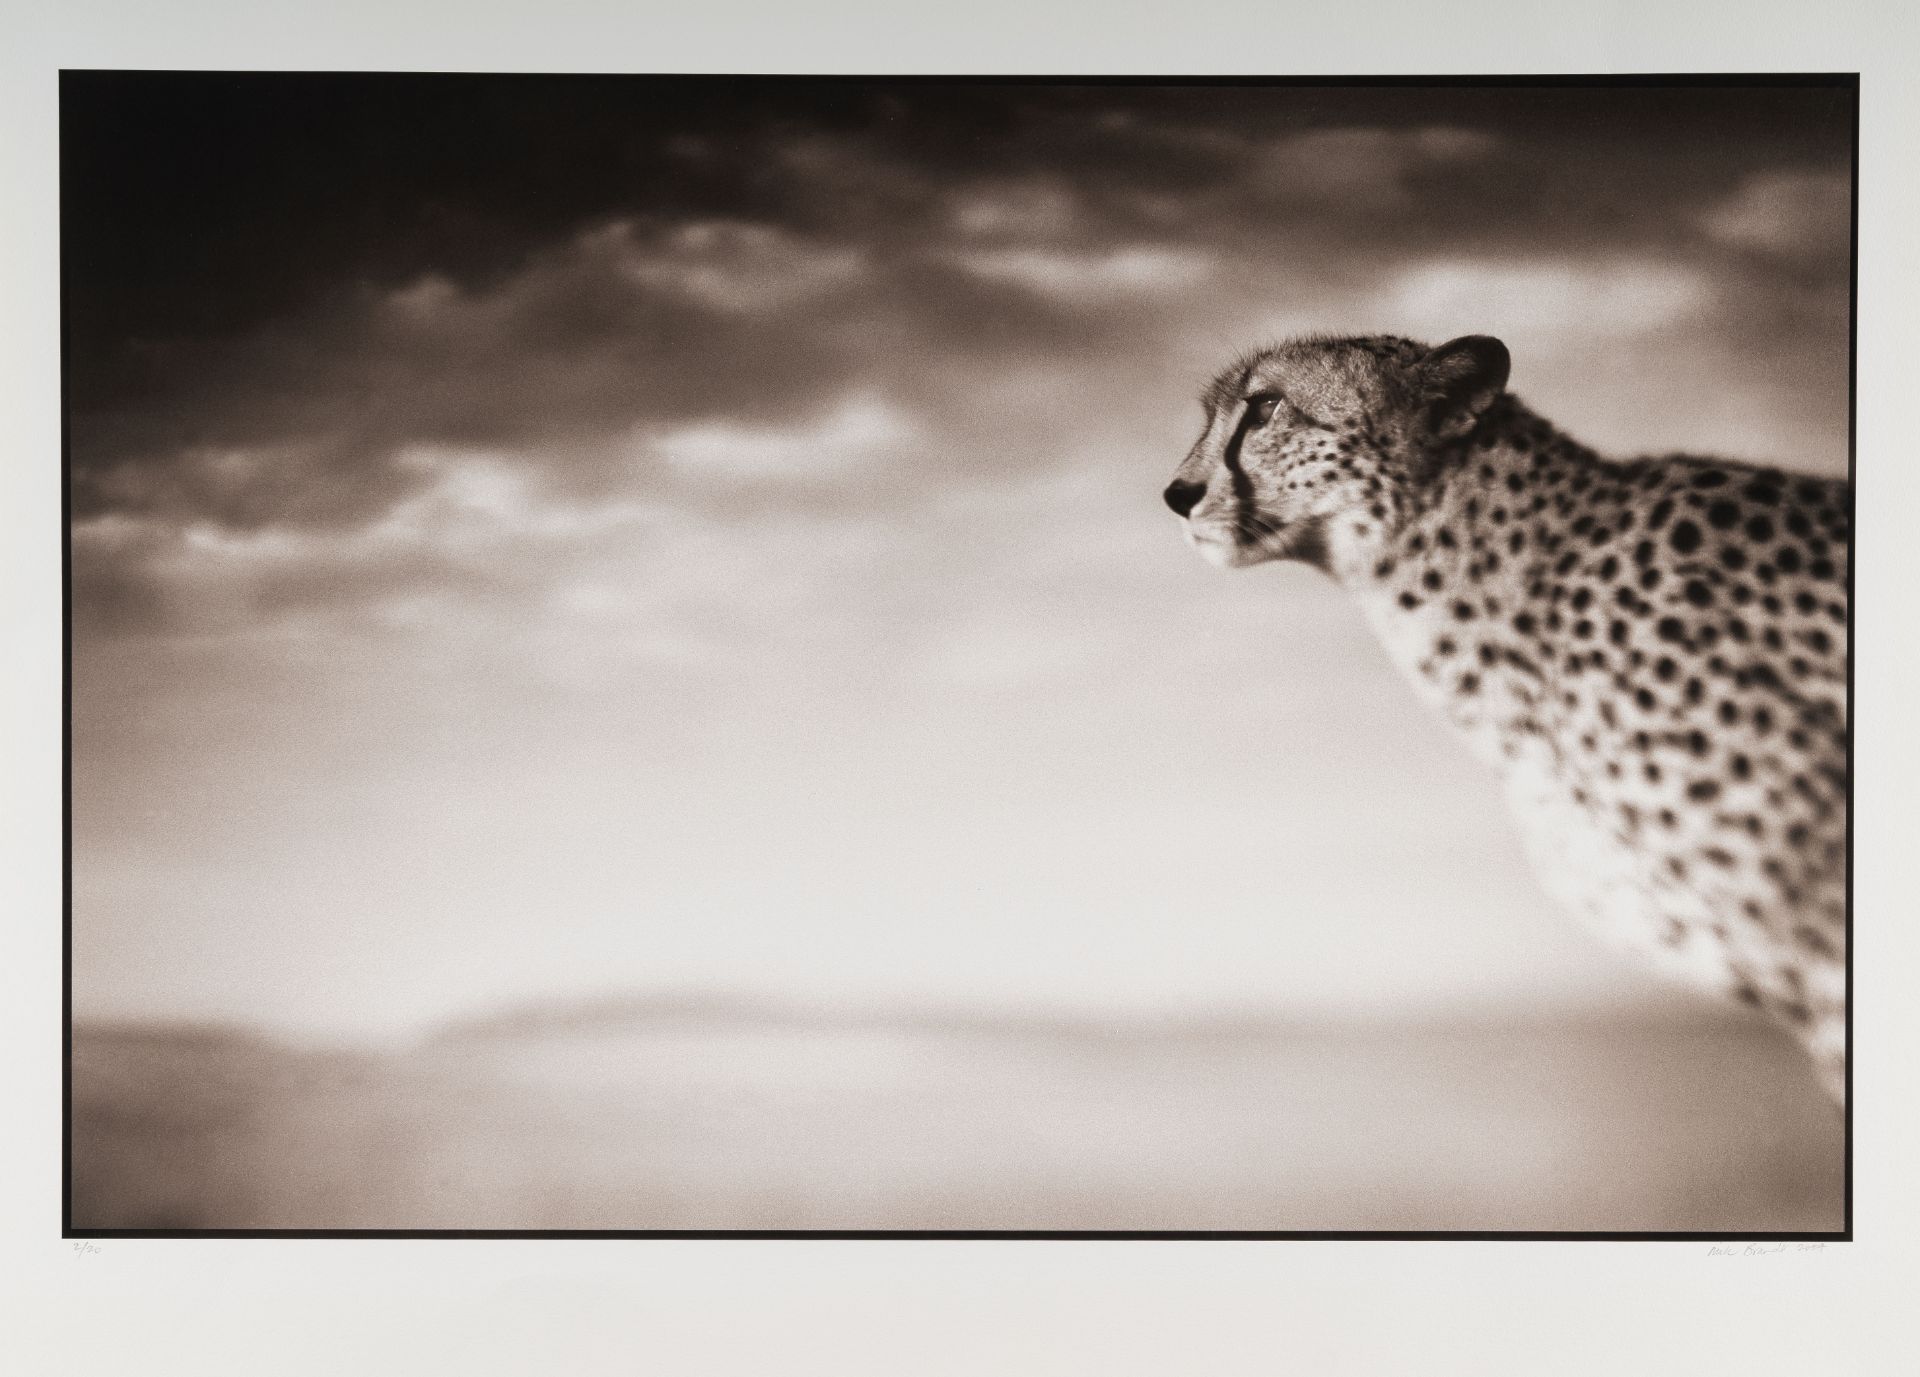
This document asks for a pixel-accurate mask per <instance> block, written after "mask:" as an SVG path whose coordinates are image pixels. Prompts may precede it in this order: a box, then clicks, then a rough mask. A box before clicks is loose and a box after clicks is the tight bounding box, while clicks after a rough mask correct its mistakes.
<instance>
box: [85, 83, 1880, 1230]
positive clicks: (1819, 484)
mask: <svg viewBox="0 0 1920 1377" xmlns="http://www.w3.org/2000/svg"><path fill="white" fill-rule="evenodd" d="M1856 96H1857V92H1856V83H1855V81H1854V79H1853V78H1852V77H1850V76H1752V77H1713V78H1706V77H1700V78H1689V77H1658V78H1656V77H1638V78H1617V79H1607V78H1578V79H1574V78H1566V79H1546V78H1541V79H1526V78H1499V79H1493V78H1489V79H1468V78H1431V79H1412V78H1407V79H1392V80H1387V79H1380V80H1361V79H1353V80H1344V81H1342V80H1333V79H1315V80H1293V81H1287V80H1255V79H1232V80H1229V79H1218V80H1205V81H1201V80H1185V81H1180V80H1171V79H1169V80H1164V81H1160V80H1147V79H1138V78H1130V79H1124V80H1123V79H1113V80H1073V81H1065V80H1059V81H1049V80H1038V79H1006V78H995V79H984V78H983V79H973V80H963V79H938V80H936V79H921V78H891V79H889V78H877V77H876V78H859V79H853V78H831V79H829V78H800V77H794V78H747V77H725V76H706V77H668V76H531V75H507V74H492V75H486V74H471V75H425V74H422V75H407V74H380V75H374V74H361V75H355V74H344V73H264V72H261V73H213V72H159V71H155V72H131V71H104V70H103V71H68V72H65V73H63V75H62V77H61V82H60V166H61V206H60V211H61V247H62V266H61V291H62V311H63V317H64V321H63V323H64V340H63V377H64V388H65V407H66V428H67V437H66V438H67V455H66V477H67V499H68V504H69V510H68V520H67V538H68V549H67V559H68V578H69V607H68V637H69V650H68V674H69V690H70V708H69V722H68V731H69V744H68V752H69V757H68V758H69V764H68V768H69V772H70V791H71V800H70V815H69V827H70V838H71V862H70V881H69V883H70V901H69V908H70V912H69V916H68V940H69V959H68V972H67V977H68V983H69V1001H70V1008H71V1020H70V1026H69V1030H68V1037H69V1050H68V1071H67V1074H68V1086H67V1089H68V1096H69V1104H68V1113H67V1125H66V1127H67V1132H68V1135H69V1141H68V1153H67V1182H66V1189H67V1200H66V1227H67V1230H68V1232H69V1233H70V1234H71V1235H74V1236H76V1237H84V1236H93V1235H99V1234H106V1235H112V1234H134V1233H161V1234H194V1233H214V1234H238V1233H248V1232H253V1231H293V1232H302V1233H401V1234H433V1233H440V1232H461V1233H478V1234H517V1233H540V1234H548V1233H633V1234H656V1233H665V1234H680V1233H691V1234H709V1233H730V1234H743V1235H769V1234H786V1233H801V1234H821V1233H830V1234H860V1235H868V1234H871V1235H897V1234H943V1235H944V1234H959V1235H969V1234H995V1235H998V1234H1007V1235H1056V1234H1086V1235H1124V1236H1135V1235H1138V1236H1144V1237H1151V1236H1160V1235H1172V1236H1186V1235H1258V1236H1269V1235H1271V1236H1290V1235H1304V1236H1314V1237H1317V1236H1324V1235H1338V1236H1347V1235H1351V1236H1356V1237H1404V1236H1408V1235H1429V1234H1433V1235H1473V1236H1483V1235H1499V1236H1505V1235H1517V1236H1536V1235H1537V1236H1549V1237H1587V1236H1594V1237H1601V1236H1619V1235H1629V1236H1646V1237H1673V1236H1681V1237H1700V1236H1706V1237H1720V1236H1727V1237H1743V1236H1750V1237H1764V1238H1809V1239H1841V1238H1846V1237H1849V1236H1850V1230H1851V1219H1850V1214H1849V1196H1848V1135H1847V1125H1848V1118H1847V1113H1848V1109H1847V1103H1848V1095H1847V1091H1848V1085H1849V1077H1848V1061H1847V1057H1848V1041H1849V1038H1848V1033H1849V1027H1850V1025H1849V1011H1848V980H1849V966H1848V938H1849V926H1848V920H1849V902H1848V901H1849V894H1850V890H1849V861H1850V852H1849V842H1850V832H1849V812H1848V807H1849V801H1850V786H1851V736H1850V725H1849V723H1850V717H1849V712H1850V686H1851V660H1850V637H1849V632H1850V629H1851V613H1850V602H1849V594H1850V589H1851V565H1850V558H1849V552H1850V537H1851V525H1852V520H1853V497H1852V477H1853V474H1852V427H1851V422H1852V364H1853V357H1852V329H1853V319H1852V301H1853V238H1852V236H1853V205H1854V176H1853V167H1854V157H1855V128H1856Z"/></svg>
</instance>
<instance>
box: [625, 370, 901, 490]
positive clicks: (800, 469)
mask: <svg viewBox="0 0 1920 1377" xmlns="http://www.w3.org/2000/svg"><path fill="white" fill-rule="evenodd" d="M920 438H921V435H920V430H919V427H918V426H917V424H916V423H915V422H914V421H913V420H912V419H911V418H910V417H909V416H907V415H906V414H905V413H904V412H903V411H901V410H900V409H899V408H898V407H896V406H893V405H892V404H890V403H888V402H887V401H886V400H885V399H884V398H882V397H879V396H876V395H874V394H873V393H871V392H859V393H854V394H851V395H848V396H846V397H843V398H841V399H840V401H839V402H838V403H836V404H835V405H834V406H833V407H832V408H831V409H829V410H826V411H824V412H822V413H820V414H819V415H817V416H814V417H812V418H810V419H808V420H806V421H802V422H799V423H796V424H788V425H764V424H759V425H756V424H741V423H738V422H730V421H705V422H701V423H699V424H697V425H690V426H681V427H679V428H677V429H672V430H668V431H665V432H664V433H661V434H659V435H657V436H655V437H653V438H651V439H649V440H646V441H645V442H644V448H645V449H647V450H648V451H649V452H651V453H654V454H658V455H660V456H661V457H662V458H664V459H665V460H666V461H667V462H668V463H669V464H672V465H674V466H676V467H678V468H681V469H684V470H686V471H688V472H689V473H691V474H694V475H699V476H711V475H727V476H732V477H745V478H781V477H784V478H814V479H817V478H819V477H821V476H822V475H838V474H839V473H840V472H841V471H843V470H845V469H848V468H854V467H858V466H860V465H862V464H866V463H871V462H873V461H875V460H879V459H886V458H898V457H899V456H900V453H901V451H903V450H904V449H906V448H908V447H909V446H912V445H914V444H915V443H917V442H918V441H919V439H920Z"/></svg>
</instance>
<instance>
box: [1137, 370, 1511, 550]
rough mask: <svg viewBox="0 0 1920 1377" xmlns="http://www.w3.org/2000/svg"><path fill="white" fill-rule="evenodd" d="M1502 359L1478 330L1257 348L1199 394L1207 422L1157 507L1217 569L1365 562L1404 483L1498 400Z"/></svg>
mask: <svg viewBox="0 0 1920 1377" xmlns="http://www.w3.org/2000/svg"><path fill="white" fill-rule="evenodd" d="M1507 367H1508V357H1507V348H1506V346H1505V345H1504V344H1502V343H1501V342H1500V341H1499V340H1497V339H1492V338H1490V337H1488V336H1486V335H1466V336H1463V337H1462V338H1460V339H1456V340H1452V341H1450V342H1449V343H1446V344H1442V345H1440V346H1439V347H1438V348H1428V347H1427V346H1425V345H1421V344H1416V343H1414V342H1413V341H1411V340H1404V339H1398V338H1394V337H1389V336H1371V337H1367V338H1362V339H1307V340H1298V341H1295V342H1293V343H1290V344H1283V345H1279V346H1276V347H1274V348H1271V349H1263V350H1260V351H1258V352H1256V353H1254V354H1252V355H1250V356H1248V357H1245V358H1242V359H1240V360H1239V361H1237V362H1236V363H1234V364H1233V365H1232V366H1231V367H1229V368H1228V369H1226V371H1224V372H1222V373H1221V374H1220V375H1219V376H1218V377H1217V378H1215V379H1214V380H1213V382H1212V384H1210V385H1209V386H1208V388H1207V390H1206V392H1205V393H1204V394H1203V395H1202V397H1201V405H1202V406H1203V407H1204V408H1205V410H1206V427H1205V429H1204V430H1203V431H1202V432H1201V435H1200V438H1199V439H1198V440H1197V441H1195V442H1194V446H1193V448H1192V449H1191V450H1189V451H1188V453H1187V457H1186V459H1185V460H1184V461H1182V463H1181V465H1180V467H1179V469H1178V470H1177V471H1176V472H1175V473H1174V476H1173V482H1172V483H1171V484H1169V485H1168V487H1167V490H1166V494H1165V496H1166V502H1167V505H1168V506H1169V507H1171V508H1172V509H1173V511H1174V514H1175V515H1176V516H1178V517H1180V518H1181V520H1182V522H1183V523H1184V525H1185V527H1186V534H1187V539H1188V541H1189V542H1190V543H1191V544H1193V545H1194V546H1195V547H1196V548H1197V549H1199V551H1200V553H1201V554H1202V555H1204V556H1205V557H1206V558H1207V559H1208V560H1210V561H1212V562H1213V563H1215V564H1218V565H1221V566H1223V567H1238V566H1241V565H1248V564H1260V563H1264V562H1265V561H1267V560H1275V559H1295V560H1302V561H1305V562H1306V563H1308V564H1312V565H1315V566H1317V567H1319V568H1321V569H1324V570H1327V571H1329V572H1332V573H1336V574H1337V573H1339V572H1340V571H1341V570H1343V569H1345V568H1348V567H1353V566H1357V565H1360V564H1363V563H1366V564H1370V563H1371V562H1372V560H1373V557H1374V554H1375V552H1376V551H1377V550H1379V549H1380V548H1382V547H1383V546H1384V544H1385V543H1386V542H1387V541H1388V540H1390V539H1391V537H1392V535H1393V534H1394V532H1395V530H1396V529H1397V528H1398V526H1399V524H1400V522H1401V521H1402V520H1403V519H1404V518H1405V516H1406V514H1407V512H1408V510H1409V508H1410V505H1411V503H1410V500H1409V499H1410V498H1411V497H1412V496H1413V495H1414V490H1415V489H1416V488H1417V486H1418V485H1419V484H1420V483H1421V482H1422V481H1423V480H1424V479H1426V478H1428V477H1430V476H1431V475H1432V474H1433V473H1434V472H1435V471H1436V469H1437V467H1438V466H1439V465H1441V464H1443V463H1444V462H1445V457H1446V455H1447V453H1448V452H1449V450H1450V449H1453V448H1457V446H1458V442H1460V441H1461V440H1463V439H1464V438H1466V437H1467V436H1469V435H1470V434H1471V433H1472V432H1473V429H1474V427H1475V426H1476V425H1477V424H1478V423H1479V421H1480V418H1481V417H1482V416H1483V415H1484V414H1485V413H1486V411H1487V409H1488V408H1489V407H1491V406H1492V405H1493V403H1494V402H1495V400H1497V399H1498V398H1499V396H1500V395H1501V393H1502V391H1503V390H1504V389H1505V387H1506V383H1507Z"/></svg>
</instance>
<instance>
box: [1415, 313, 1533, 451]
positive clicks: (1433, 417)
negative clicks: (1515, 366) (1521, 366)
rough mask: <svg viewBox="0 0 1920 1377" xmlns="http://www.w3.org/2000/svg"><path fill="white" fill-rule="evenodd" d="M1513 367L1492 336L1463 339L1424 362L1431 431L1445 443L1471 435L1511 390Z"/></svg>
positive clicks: (1504, 348)
mask: <svg viewBox="0 0 1920 1377" xmlns="http://www.w3.org/2000/svg"><path fill="white" fill-rule="evenodd" d="M1511 363H1512V360H1511V358H1510V357H1509V356H1508V354H1507V346H1506V345H1504V344H1502V343H1501V342H1500V341H1499V340H1497V339H1495V338H1494V337H1493V336H1492V335H1462V336H1461V337H1460V338H1459V339H1456V340H1448V341H1447V342H1446V343H1445V344H1443V345H1441V346H1440V347H1439V348H1437V349H1434V350H1432V351H1431V352H1430V353H1428V355H1427V356H1426V358H1424V359H1422V360H1421V362H1420V381H1421V394H1422V401H1423V402H1424V404H1425V406H1426V409H1427V426H1428V428H1429V429H1431V430H1432V431H1433V433H1434V434H1435V435H1436V436H1437V437H1439V438H1440V439H1443V440H1457V439H1459V438H1460V437H1461V436H1463V435H1465V434H1467V433H1469V432H1470V431H1471V430H1472V429H1473V428H1474V426H1475V425H1477V424H1479V421H1480V417H1481V416H1483V415H1484V414H1485V413H1486V410H1487V408H1488V407H1490V406H1492V405H1493V404H1494V402H1495V401H1497V400H1498V399H1499V397H1500V394H1501V392H1503V391H1504V390H1505V389H1506V386H1507V369H1508V367H1509V366H1510V365H1511Z"/></svg>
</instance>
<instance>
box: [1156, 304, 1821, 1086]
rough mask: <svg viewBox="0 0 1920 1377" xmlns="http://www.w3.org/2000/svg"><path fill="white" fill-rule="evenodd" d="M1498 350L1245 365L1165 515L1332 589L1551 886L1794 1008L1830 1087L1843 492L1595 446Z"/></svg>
mask: <svg viewBox="0 0 1920 1377" xmlns="http://www.w3.org/2000/svg"><path fill="white" fill-rule="evenodd" d="M1508 367H1509V361H1508V354H1507V349H1506V347H1505V346H1504V345H1503V344H1501V343H1500V341H1498V340H1495V339H1490V338H1488V337H1486V336H1481V335H1470V336H1467V337H1465V338H1463V339H1457V340H1454V341H1452V342H1450V343H1447V344H1443V345H1440V346H1439V347H1437V348H1428V347H1426V346H1424V345H1420V344H1416V343H1414V342H1413V341H1411V340H1404V339H1398V338H1393V337H1387V336H1370V337H1365V338H1354V339H1324V338H1315V339H1308V340H1301V341H1296V342H1294V343H1290V344H1285V345H1281V346H1278V347H1275V348H1271V349H1265V350H1261V351H1259V352H1257V353H1254V354H1251V355H1249V356H1246V357H1244V358H1242V359H1240V360H1238V361H1236V362H1235V363H1234V364H1233V365H1232V366H1231V367H1229V368H1228V369H1226V370H1225V371H1224V372H1222V373H1221V374H1220V375H1219V376H1218V377H1217V378H1215V379H1214V380H1213V382H1212V383H1211V384H1210V385H1209V386H1208V388H1207V390H1206V392H1205V394H1204V395H1203V397H1202V399H1201V400H1202V404H1203V406H1204V407H1205V410H1206V427H1205V430H1204V432H1203V433H1202V434H1201V436H1200V438H1199V440H1198V441H1197V442H1196V443H1195V444H1194V446H1193V448H1192V450H1191V451H1190V452H1189V453H1188V455H1187V457H1186V459H1185V461H1184V462H1182V463H1181V465H1180V467H1179V470H1178V471H1177V472H1176V473H1175V475H1174V479H1173V482H1172V483H1171V484H1170V485H1169V486H1168V487H1167V489H1166V493H1165V497H1166V502H1167V505H1168V506H1169V507H1171V508H1172V509H1173V511H1174V513H1175V514H1176V515H1177V516H1179V517H1180V518H1181V520H1182V523H1183V525H1184V527H1185V529H1186V533H1187V538H1188V540H1189V541H1190V542H1191V543H1192V544H1193V545H1195V546H1196V547H1197V548H1198V549H1199V550H1200V551H1201V553H1202V554H1203V555H1205V556H1206V557H1207V558H1208V559H1210V560H1212V561H1213V562H1215V563H1217V564H1220V565H1224V566H1229V567H1237V566H1244V565H1250V564H1258V563H1262V562H1265V561H1268V560H1276V559H1292V560H1302V561H1305V562H1307V563H1310V564H1313V565H1315V566H1317V567H1319V568H1321V569H1323V570H1325V571H1326V572H1327V573H1329V574H1331V575H1332V576H1333V577H1334V578H1336V579H1337V580H1339V581H1340V582H1341V583H1342V584H1344V585H1345V586H1346V587H1347V588H1348V589H1349V590H1350V591H1351V592H1352V593H1353V594H1354V596H1355V597H1356V598H1357V599H1358V601H1359V603H1360V605H1361V607H1362V609H1363V610H1364V612H1365V615H1366V616H1367V618H1368V620H1369V621H1370V622H1371V623H1372V625H1373V627H1374V629H1375V631H1376V632H1377V633H1378V634H1379V637H1380V639H1381V641H1382V642H1383V643H1384V644H1385V646H1386V649H1387V651H1388V653H1389V655H1390V656H1391V657H1392V659H1393V660H1394V662H1395V663H1396V664H1398V665H1399V666H1400V668H1401V669H1402V670H1403V671H1404V672H1405V673H1406V674H1407V675H1408V677H1409V678H1410V679H1411V680H1412V681H1413V683H1414V685H1415V686H1416V688H1417V689H1418V691H1419V692H1420V694H1421V695H1422V696H1423V697H1424V698H1426V699H1427V700H1428V701H1430V702H1432V703H1433V704H1435V705H1437V706H1438V707H1439V708H1440V709H1441V710H1442V711H1443V712H1444V713H1445V714H1446V715H1447V716H1448V717H1449V718H1450V719H1451V720H1452V721H1453V722H1454V724H1455V725H1456V726H1457V727H1458V728H1459V729H1460V731H1461V732H1462V733H1463V734H1464V735H1465V736H1466V738H1467V740H1468V741H1469V743H1470V744H1471V745H1472V746H1473V748H1474V749H1475V751H1476V753H1478V754H1479V755H1480V756H1482V758H1484V759H1486V760H1488V761H1489V762H1491V763H1492V764H1493V765H1494V766H1495V767H1496V768H1497V769H1499V770H1500V772H1501V774H1502V775H1503V776H1504V778H1505V781H1506V785H1507V790H1508V795H1509V799H1510V801H1511V802H1512V805H1513V808H1514V812H1515V815H1516V817H1517V819H1518V821H1519V823H1520V825H1521V829H1522V831H1523V833H1524V834H1525V836H1526V839H1527V843H1528V847H1529V850H1530V853H1531V855H1532V857H1533V860H1534V864H1535V867H1536V869H1537V870H1538V872H1539V874H1540V876H1541V878H1542V880H1543V882H1544V883H1545V884H1546V886H1547V888H1548V889H1549V890H1550V891H1551V892H1552V893H1553V894H1554V895H1555V896H1556V897H1557V898H1559V899H1560V900H1561V901H1562V902H1564V903H1566V904H1567V905H1568V906H1570V907H1572V908H1573V909H1575V910H1576V911H1577V912H1579V913H1581V914H1582V915H1583V916H1584V917H1585V918H1587V919H1588V920H1589V921H1590V922H1591V923H1592V924H1593V925H1594V926H1596V927H1597V928H1598V929H1599V930H1600V931H1601V932H1602V933H1603V934H1604V935H1606V936H1608V937H1610V938H1611V939H1613V940H1615V941H1618V942H1621V943H1623V944H1625V945H1627V946H1630V947H1632V948H1634V949H1636V950H1638V951H1640V952H1643V953H1645V954H1647V955H1648V956H1650V957H1651V958H1652V959H1653V960H1654V961H1655V963H1656V964H1657V965H1659V966H1660V967H1662V968H1664V969H1665V970H1667V971H1668V972H1669V973H1671V974H1674V975H1676V976H1678V977H1680V978H1681V979H1684V980H1686V981H1688V982H1689V983H1691V984H1693V985H1696V986H1698V987H1702V988H1705V989H1708V990H1712V991H1715V992H1719V993H1722V994H1725V995H1727V996H1730V997H1732V998H1735V999H1738V1000H1741V1001H1743V1002H1745V1003H1747V1004H1750V1005H1753V1006H1756V1007H1758V1008H1760V1009H1763V1010H1765V1011H1766V1012H1767V1013H1768V1014H1769V1015H1771V1016H1772V1017H1773V1018H1774V1019H1776V1020H1777V1021H1779V1022H1780V1023H1783V1024H1784V1025H1786V1027H1787V1028H1789V1029H1790V1030H1791V1031H1792V1032H1793V1034H1794V1035H1795V1036H1796V1037H1797V1038H1798V1039H1799V1040H1800V1042H1801V1043H1802V1045H1803V1046H1805V1048H1806V1049H1807V1051H1808V1053H1809V1054H1810V1055H1811V1056H1812V1058H1813V1060H1814V1065H1815V1067H1816V1069H1817V1071H1818V1073H1819V1075H1820V1078H1821V1082H1822V1084H1823V1085H1824V1086H1825V1087H1826V1088H1827V1090H1828V1092H1829V1093H1830V1094H1831V1095H1832V1096H1833V1097H1834V1098H1835V1099H1836V1100H1841V1101H1844V1097H1845V1087H1846V1079H1847V1073H1846V1067H1847V1045H1846V1021H1847V976H1846V944H1847V909H1846V891H1847V795H1848V770H1849V764H1850V762H1849V741H1848V723H1847V715H1848V695H1847V655H1848V582H1849V581H1848V555H1849V545H1848V539H1849V532H1850V521H1851V511H1852V489H1851V488H1850V487H1849V486H1848V485H1847V484H1846V483H1843V482H1838V481H1832V480H1826V479H1817V478H1807V477H1799V476H1793V475H1788V474H1785V473H1780V472H1776V471H1774V470H1771V469H1767V468H1761V467H1757V466H1754V465H1749V464H1739V463H1730V462H1722V461H1719V460H1704V459H1696V458H1688V457H1684V456H1678V455H1675V456H1667V457H1662V458H1641V459H1633V460H1628V461H1614V460H1609V459H1604V458H1601V457H1600V456H1598V455H1596V454H1594V453H1593V452H1592V451H1590V450H1588V449H1586V448H1584V447H1582V446H1581V445H1579V444H1577V443H1575V442H1574V441H1573V440H1571V439H1569V438H1567V437H1566V436H1564V435H1562V434H1560V433H1559V432H1558V431H1556V430H1555V429H1554V428H1553V427H1552V426H1551V425H1549V424H1548V423H1547V422H1545V421H1543V420H1542V419H1540V418H1539V417H1538V416H1535V415H1534V414H1532V413H1531V412H1530V411H1528V410H1527V409H1526V407H1524V406H1523V405H1522V404H1521V403H1520V402H1519V401H1518V400H1517V399H1516V398H1515V397H1513V396H1512V395H1511V394H1510V393H1508V392H1507V390H1506V383H1507V373H1508Z"/></svg>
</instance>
